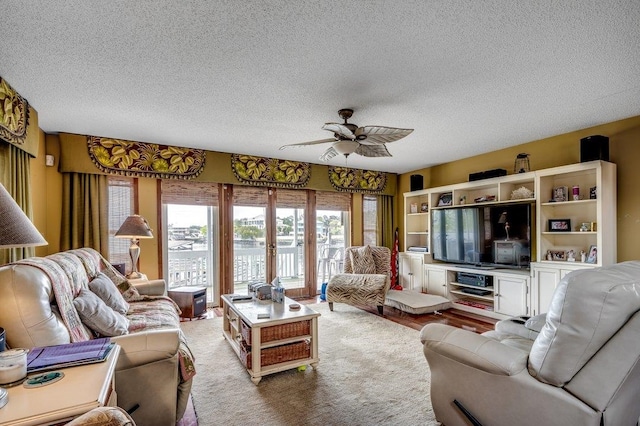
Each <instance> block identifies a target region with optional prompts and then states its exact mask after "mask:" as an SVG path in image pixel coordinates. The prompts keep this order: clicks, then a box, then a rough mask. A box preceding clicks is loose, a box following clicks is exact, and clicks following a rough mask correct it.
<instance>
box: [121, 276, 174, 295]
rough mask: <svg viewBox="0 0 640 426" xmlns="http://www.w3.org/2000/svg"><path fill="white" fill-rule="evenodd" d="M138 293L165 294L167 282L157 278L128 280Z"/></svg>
mask: <svg viewBox="0 0 640 426" xmlns="http://www.w3.org/2000/svg"><path fill="white" fill-rule="evenodd" d="M129 283H130V284H131V285H132V286H134V287H135V288H136V289H137V290H138V293H140V294H141V295H144V296H166V295H167V283H166V282H165V281H164V280H163V279H158V280H129Z"/></svg>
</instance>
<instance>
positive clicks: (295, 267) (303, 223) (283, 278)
mask: <svg viewBox="0 0 640 426" xmlns="http://www.w3.org/2000/svg"><path fill="white" fill-rule="evenodd" d="M306 194H307V191H300V190H297V191H294V190H286V189H269V188H254V187H244V186H236V187H234V188H233V204H232V210H231V211H232V222H233V257H232V259H233V261H232V267H233V271H232V277H233V292H234V293H246V292H247V287H248V284H250V283H254V282H267V283H270V282H272V281H273V280H274V279H275V278H278V279H279V280H280V283H281V284H282V285H283V286H284V287H285V288H286V293H287V295H288V296H291V297H299V296H308V295H310V294H311V292H310V287H311V286H310V285H309V283H310V280H309V279H308V273H307V270H308V268H307V263H308V262H307V259H308V257H309V244H308V238H306V237H308V236H307V235H306V231H305V230H306V229H307V224H308V223H309V218H308V217H307V211H308V210H307V209H306V202H307V200H306V198H307V195H306Z"/></svg>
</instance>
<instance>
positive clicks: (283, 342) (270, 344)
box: [260, 334, 312, 349]
mask: <svg viewBox="0 0 640 426" xmlns="http://www.w3.org/2000/svg"><path fill="white" fill-rule="evenodd" d="M311 338H312V336H311V335H310V334H305V335H302V336H294V337H289V338H288V339H280V340H273V341H271V342H267V343H263V344H262V345H260V347H261V348H262V349H266V348H272V347H274V346H281V345H286V344H288V343H295V342H300V341H303V340H311Z"/></svg>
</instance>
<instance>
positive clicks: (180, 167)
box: [87, 136, 206, 179]
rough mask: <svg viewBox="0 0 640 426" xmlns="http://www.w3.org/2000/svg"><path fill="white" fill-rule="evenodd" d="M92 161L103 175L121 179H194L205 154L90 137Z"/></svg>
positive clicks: (200, 151)
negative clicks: (111, 175) (124, 177)
mask: <svg viewBox="0 0 640 426" xmlns="http://www.w3.org/2000/svg"><path fill="white" fill-rule="evenodd" d="M87 145H88V147H89V157H91V160H92V161H93V163H94V164H95V165H96V167H97V168H98V169H100V171H102V172H104V173H108V174H116V175H122V176H139V177H153V178H161V179H192V178H195V177H196V176H198V175H199V174H200V173H201V172H202V169H203V168H204V162H205V157H206V154H205V151H204V150H202V149H191V148H179V147H176V146H169V145H158V144H155V143H144V142H132V141H124V140H120V139H110V138H100V137H96V136H88V137H87Z"/></svg>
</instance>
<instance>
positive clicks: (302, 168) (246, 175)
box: [231, 154, 311, 188]
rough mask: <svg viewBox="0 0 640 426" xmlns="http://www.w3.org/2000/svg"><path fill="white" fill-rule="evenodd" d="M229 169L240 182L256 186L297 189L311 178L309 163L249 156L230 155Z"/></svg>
mask: <svg viewBox="0 0 640 426" xmlns="http://www.w3.org/2000/svg"><path fill="white" fill-rule="evenodd" d="M231 169H232V170H233V174H234V175H235V176H236V179H238V180H239V181H240V182H242V183H246V184H249V185H256V186H276V187H281V188H299V187H304V186H306V185H307V183H308V182H309V178H310V177H311V167H310V166H309V163H302V162H299V161H288V160H278V159H275V158H266V157H254V156H251V155H240V154H232V155H231Z"/></svg>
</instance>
